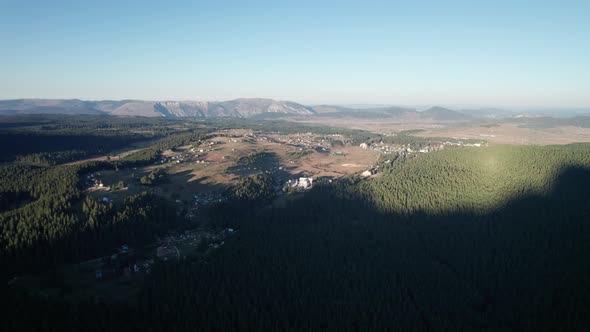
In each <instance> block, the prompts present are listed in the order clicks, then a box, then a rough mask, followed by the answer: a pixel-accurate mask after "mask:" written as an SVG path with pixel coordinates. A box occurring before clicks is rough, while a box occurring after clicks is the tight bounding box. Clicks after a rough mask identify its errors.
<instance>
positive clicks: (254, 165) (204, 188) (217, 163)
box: [85, 129, 483, 218]
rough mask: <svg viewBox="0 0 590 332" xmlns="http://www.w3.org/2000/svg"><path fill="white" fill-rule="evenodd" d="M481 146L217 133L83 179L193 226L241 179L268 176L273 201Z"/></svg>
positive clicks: (105, 194)
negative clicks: (178, 213)
mask: <svg viewBox="0 0 590 332" xmlns="http://www.w3.org/2000/svg"><path fill="white" fill-rule="evenodd" d="M482 144H483V143H480V142H470V143H466V142H463V141H461V140H452V141H451V140H448V141H441V142H426V143H425V142H421V143H408V144H388V143H385V142H383V141H380V142H363V143H360V144H354V143H353V140H352V138H351V137H347V136H345V135H342V134H317V133H311V132H307V133H295V134H283V133H280V132H273V133H268V132H256V131H253V130H246V129H226V130H219V131H217V132H215V133H213V134H211V135H210V136H209V137H208V138H207V139H205V140H201V141H197V142H192V143H191V144H190V145H186V146H181V147H178V148H176V149H174V150H166V151H164V152H163V153H162V154H161V156H160V158H159V159H158V160H157V161H155V162H154V163H153V165H151V166H146V167H143V168H139V169H138V168H133V169H124V170H114V171H113V170H107V171H102V172H97V173H92V174H90V175H88V176H87V178H86V179H85V181H86V182H85V184H86V186H87V193H88V194H90V195H91V196H92V197H94V198H95V199H97V200H99V201H102V202H104V203H107V204H108V203H113V204H117V202H121V201H122V200H123V199H124V197H125V196H127V195H130V194H135V193H139V192H142V191H151V192H154V193H156V194H158V195H162V196H164V197H166V198H169V199H171V200H173V201H174V202H175V203H176V204H178V205H179V206H181V207H183V208H185V209H187V210H188V214H187V216H188V217H189V218H194V217H195V216H196V215H197V214H198V212H197V211H198V210H199V209H201V208H203V207H207V206H210V205H211V204H214V203H221V202H224V201H226V200H227V194H226V193H227V189H228V188H229V187H231V186H232V185H235V184H236V183H237V182H238V181H239V180H240V179H242V178H243V177H245V176H248V175H252V174H256V173H265V174H268V175H271V176H272V177H273V178H274V179H275V182H276V183H275V187H276V191H277V193H279V194H281V193H284V192H301V191H306V190H309V189H311V188H312V187H313V186H314V181H315V183H317V182H318V181H317V180H319V179H322V181H327V182H329V181H332V180H335V179H338V178H341V177H344V176H355V175H356V176H360V177H364V178H368V177H370V176H372V175H375V174H377V173H378V172H379V163H381V162H382V161H383V160H382V158H381V157H382V156H388V155H390V156H391V158H388V159H386V161H388V162H390V163H391V162H393V161H394V160H398V158H401V159H406V158H414V157H416V156H417V155H418V154H421V153H429V152H434V151H439V150H442V149H444V148H445V147H448V146H467V147H480V146H482ZM157 170H159V171H161V172H162V176H163V177H165V181H161V182H160V183H158V184H157V185H153V186H146V185H142V182H141V181H139V180H143V179H142V177H146V175H149V174H150V173H153V172H154V171H157Z"/></svg>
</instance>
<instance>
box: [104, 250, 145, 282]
mask: <svg viewBox="0 0 590 332" xmlns="http://www.w3.org/2000/svg"><path fill="white" fill-rule="evenodd" d="M153 264H154V260H153V259H149V258H148V259H141V260H140V259H137V257H135V255H133V254H130V252H129V247H128V246H127V245H122V246H121V247H119V248H118V251H117V253H116V254H113V255H111V256H110V257H109V256H107V257H105V258H103V259H102V260H101V262H100V265H99V266H98V268H96V269H95V270H94V276H95V278H96V280H109V279H115V278H119V277H127V276H131V275H133V274H137V273H147V274H149V273H150V272H151V267H152V265H153Z"/></svg>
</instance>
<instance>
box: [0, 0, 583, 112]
mask: <svg viewBox="0 0 590 332" xmlns="http://www.w3.org/2000/svg"><path fill="white" fill-rule="evenodd" d="M240 97H264V98H273V99H279V100H292V101H296V102H300V103H304V104H393V105H417V104H419V105H426V104H439V105H479V106H500V107H501V106H510V107H546V108H549V107H569V108H585V107H590V1H587V0H586V1H567V0H561V1H543V0H535V1H527V0H521V1H502V0H498V1H477V0H472V1H452V0H449V1H420V0H417V1H382V2H375V1H350V2H347V1H342V0H341V1H317V0H316V1H305V0H301V1H288V2H281V1H278V0H275V1H235V2H233V1H186V2H185V1H147V0H144V1H131V0H128V1H108V0H102V1H86V0H78V1H59V0H53V1H26V0H18V1H12V0H0V99H16V98H79V99H87V100H101V99H145V100H228V99H234V98H240Z"/></svg>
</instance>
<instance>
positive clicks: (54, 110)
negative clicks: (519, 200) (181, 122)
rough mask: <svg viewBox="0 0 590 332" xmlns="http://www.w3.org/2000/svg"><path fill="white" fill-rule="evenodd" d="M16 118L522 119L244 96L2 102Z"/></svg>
mask: <svg viewBox="0 0 590 332" xmlns="http://www.w3.org/2000/svg"><path fill="white" fill-rule="evenodd" d="M15 114H94V115H118V116H148V117H167V118H183V117H236V118H252V117H267V116H317V117H327V118H330V117H338V118H343V117H350V118H374V119H399V120H405V121H413V120H415V121H452V122H462V121H470V120H473V119H476V118H488V119H495V118H505V117H512V116H514V115H516V114H515V113H512V112H510V111H506V110H500V109H491V108H488V109H473V110H461V111H456V110H452V109H449V108H444V107H440V106H434V107H431V108H428V109H426V110H421V111H420V110H417V109H414V108H409V107H396V106H388V107H373V108H355V107H343V106H335V105H316V106H305V105H302V104H298V103H295V102H291V101H277V100H273V99H264V98H240V99H235V100H229V101H144V100H120V101H115V100H100V101H84V100H79V99H14V100H0V115H15Z"/></svg>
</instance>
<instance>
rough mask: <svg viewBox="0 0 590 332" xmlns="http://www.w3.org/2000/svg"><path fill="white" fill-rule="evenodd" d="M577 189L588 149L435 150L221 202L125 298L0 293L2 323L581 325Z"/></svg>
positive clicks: (586, 294)
mask: <svg viewBox="0 0 590 332" xmlns="http://www.w3.org/2000/svg"><path fill="white" fill-rule="evenodd" d="M589 186H590V146H589V145H570V146H548V147H513V146H499V147H490V148H456V149H447V150H443V151H439V152H434V153H430V154H427V155H423V156H421V157H420V158H415V159H411V160H410V159H408V160H406V161H400V162H399V163H397V164H395V165H394V167H392V168H389V170H386V171H385V172H384V173H382V174H381V175H380V176H379V177H376V178H373V179H370V180H353V179H349V180H341V181H338V183H333V184H326V185H320V186H317V187H316V188H314V189H313V190H312V191H311V192H309V193H307V194H306V195H304V196H303V197H301V198H300V199H298V200H296V201H294V202H291V203H289V204H287V206H286V207H284V206H282V207H273V206H269V207H266V208H260V207H259V206H258V205H254V206H252V207H251V208H250V209H243V205H240V209H234V208H232V203H231V202H228V203H226V204H227V206H226V207H225V208H222V209H219V210H218V211H217V214H216V218H217V220H218V222H219V223H223V224H224V225H229V226H232V227H235V228H237V229H239V233H238V235H237V236H236V237H235V238H234V239H232V240H231V241H230V243H228V245H226V246H224V247H223V248H222V249H220V250H218V251H216V252H214V253H212V254H211V255H209V256H207V257H206V258H205V259H203V258H202V257H199V258H197V257H194V258H193V257H190V256H189V257H186V258H185V259H184V260H180V261H178V262H177V263H175V264H166V265H162V266H160V268H158V269H156V270H155V271H154V273H153V274H152V275H151V276H150V277H149V278H147V279H146V280H145V283H144V284H143V286H142V290H141V291H140V294H139V296H138V298H137V301H134V303H137V304H122V303H119V304H113V305H101V304H96V303H95V302H92V301H88V302H84V303H80V304H78V305H77V306H76V307H71V306H69V305H67V304H64V303H62V304H57V303H55V301H56V300H55V299H49V300H41V299H38V298H34V297H33V298H31V297H22V296H19V297H18V298H11V297H9V298H10V299H12V301H13V303H15V304H16V305H13V306H11V311H10V312H9V313H8V315H7V317H10V318H11V319H9V320H7V321H5V322H4V324H7V325H8V326H7V327H8V328H9V329H15V328H18V327H21V328H22V327H23V326H26V327H29V328H35V327H36V328H41V326H45V325H42V324H49V325H50V326H54V327H56V329H57V330H77V329H82V328H83V329H85V330H105V329H124V330H142V331H145V330H163V329H166V330H194V329H196V328H197V329H199V330H205V331H207V330H217V331H219V330H339V331H340V330H399V331H447V330H450V331H586V330H587V327H588V326H590V325H589V324H590V320H589V319H588V317H590V312H589V310H590V291H589V290H590V242H589V241H588V239H589V238H590V205H588V204H587V202H588V201H590V191H588V189H587V188H588V187H589ZM10 296H15V295H10ZM23 308H30V309H31V310H30V312H31V314H28V315H27V316H28V317H29V318H30V317H35V319H28V320H23V319H22V318H19V317H22V315H23V312H24V311H21V310H22V309H23ZM33 308H34V309H33ZM49 308H51V310H49ZM27 312H29V311H28V310H27Z"/></svg>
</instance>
